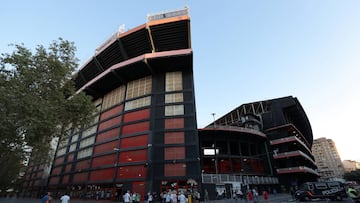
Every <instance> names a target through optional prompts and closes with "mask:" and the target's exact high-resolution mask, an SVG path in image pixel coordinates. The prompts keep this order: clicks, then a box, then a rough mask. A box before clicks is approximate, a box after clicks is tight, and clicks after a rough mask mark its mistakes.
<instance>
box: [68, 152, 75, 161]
mask: <svg viewBox="0 0 360 203" xmlns="http://www.w3.org/2000/svg"><path fill="white" fill-rule="evenodd" d="M67 160H68V162H71V161H73V160H74V153H71V154H69V155H68V158H67Z"/></svg>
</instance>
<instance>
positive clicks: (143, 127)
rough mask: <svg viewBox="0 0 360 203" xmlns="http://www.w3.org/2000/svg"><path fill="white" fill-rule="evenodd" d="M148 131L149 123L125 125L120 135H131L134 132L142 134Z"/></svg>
mask: <svg viewBox="0 0 360 203" xmlns="http://www.w3.org/2000/svg"><path fill="white" fill-rule="evenodd" d="M149 129H150V123H149V122H142V123H136V124H132V125H126V126H124V127H123V129H122V130H123V131H122V134H123V135H124V134H131V133H136V132H143V131H147V130H149Z"/></svg>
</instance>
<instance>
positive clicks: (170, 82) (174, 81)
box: [165, 72, 183, 92]
mask: <svg viewBox="0 0 360 203" xmlns="http://www.w3.org/2000/svg"><path fill="white" fill-rule="evenodd" d="M165 77H166V79H165V80H166V81H165V83H166V87H165V91H166V92H171V91H179V90H182V89H183V84H182V72H168V73H166V76H165Z"/></svg>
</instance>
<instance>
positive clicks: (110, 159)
mask: <svg viewBox="0 0 360 203" xmlns="http://www.w3.org/2000/svg"><path fill="white" fill-rule="evenodd" d="M116 162H117V160H116V154H110V155H106V156H101V157H96V158H94V159H93V161H92V168H95V167H98V166H103V165H109V164H112V165H114V164H115V163H116Z"/></svg>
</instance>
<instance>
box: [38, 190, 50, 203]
mask: <svg viewBox="0 0 360 203" xmlns="http://www.w3.org/2000/svg"><path fill="white" fill-rule="evenodd" d="M51 200H52V197H51V193H50V192H47V193H46V194H45V195H44V196H43V197H42V198H41V203H51Z"/></svg>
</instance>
